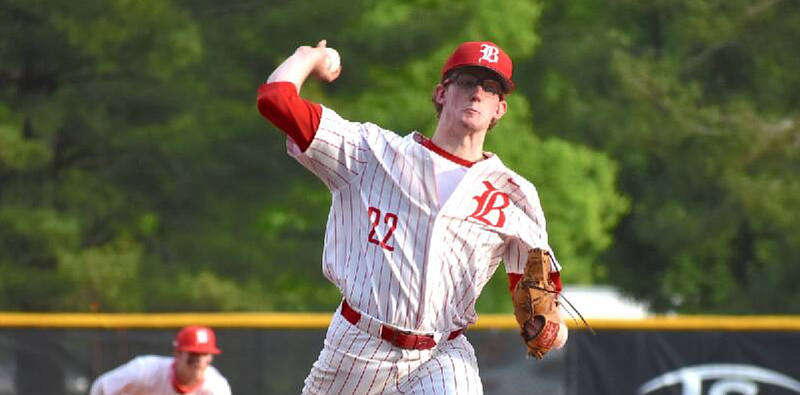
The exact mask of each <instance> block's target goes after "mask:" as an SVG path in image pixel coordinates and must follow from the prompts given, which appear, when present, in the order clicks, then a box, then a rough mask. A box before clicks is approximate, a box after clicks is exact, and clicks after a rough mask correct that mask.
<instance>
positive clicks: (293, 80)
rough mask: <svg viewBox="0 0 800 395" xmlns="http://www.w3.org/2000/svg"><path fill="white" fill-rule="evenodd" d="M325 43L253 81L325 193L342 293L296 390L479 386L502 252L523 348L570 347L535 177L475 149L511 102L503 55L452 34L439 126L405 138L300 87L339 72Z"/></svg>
mask: <svg viewBox="0 0 800 395" xmlns="http://www.w3.org/2000/svg"><path fill="white" fill-rule="evenodd" d="M326 44H327V43H326V41H324V40H323V41H321V42H320V43H318V44H317V46H315V47H311V46H302V47H300V48H298V49H297V50H296V51H295V52H294V54H292V55H291V56H290V57H289V58H287V59H286V60H285V61H284V62H283V63H282V64H281V65H280V66H278V68H277V69H275V71H274V72H273V73H272V75H270V77H269V79H268V80H267V82H266V83H265V84H263V85H261V87H260V88H259V90H258V109H259V111H260V113H261V114H262V115H263V116H264V117H265V118H266V119H267V120H269V121H270V122H272V123H273V124H274V125H275V126H277V127H278V128H279V129H281V130H282V131H283V132H285V133H286V134H287V135H288V139H287V150H288V153H289V155H291V156H292V157H294V158H295V159H296V160H297V161H299V162H300V163H301V164H302V165H303V166H304V167H306V168H307V169H308V170H309V171H311V172H312V173H313V174H315V175H316V176H317V177H318V178H319V179H320V180H321V181H322V182H323V183H324V184H325V185H326V186H327V187H328V189H329V190H330V191H331V194H332V197H333V199H332V204H331V208H330V214H329V216H328V223H327V229H326V234H325V246H324V252H323V257H322V271H323V273H324V275H325V276H326V277H327V279H328V280H330V281H331V282H332V283H333V284H335V285H336V286H337V287H338V289H339V290H340V291H341V293H342V303H341V305H340V307H339V308H338V309H337V311H336V313H335V314H334V317H333V319H332V321H331V325H330V327H329V328H328V332H327V335H326V339H325V344H324V347H323V350H322V352H321V353H320V355H319V358H318V360H317V361H316V363H314V366H313V367H312V369H311V373H310V374H309V375H308V377H307V378H306V380H305V386H304V388H303V394H430V395H433V394H437V395H441V394H452V395H455V394H459V395H460V394H482V393H483V387H482V384H481V381H480V377H479V374H478V364H477V361H476V358H475V352H474V350H473V348H472V346H471V345H470V343H469V341H468V340H467V338H466V336H465V335H464V331H465V330H466V329H467V328H468V327H469V325H470V324H472V323H474V322H475V321H476V319H477V316H476V313H475V301H476V300H477V298H478V296H479V295H480V293H481V290H482V289H483V287H484V286H485V285H486V283H487V282H488V281H489V279H490V278H491V276H492V274H494V272H495V270H496V269H497V267H498V266H499V265H500V262H501V261H502V262H504V266H505V269H506V272H507V273H508V275H509V279H510V285H511V286H510V290H511V291H512V292H511V293H512V297H511V299H512V301H513V303H514V306H515V310H516V311H517V313H516V314H515V316H516V318H517V320H518V322H519V324H520V333H521V335H522V338H523V342H524V343H525V344H526V348H527V352H528V354H529V355H532V356H534V357H537V358H541V357H542V356H544V355H545V353H547V351H549V350H551V349H554V348H558V347H561V346H563V344H564V342H565V341H566V334H567V332H566V325H565V324H564V323H563V321H562V319H561V317H560V315H559V309H558V303H557V300H558V299H557V297H556V296H557V294H558V292H560V290H561V282H560V276H559V271H560V270H561V267H560V265H559V264H558V262H557V261H556V259H555V255H554V254H553V252H552V250H551V249H550V246H549V245H548V240H547V232H546V229H545V218H544V214H543V213H542V208H541V205H540V203H539V197H538V194H537V192H536V189H535V188H534V186H533V184H531V183H530V182H529V181H527V180H525V179H524V178H523V177H521V176H519V175H518V174H516V173H515V172H513V171H512V170H510V169H508V168H507V167H506V166H505V165H504V164H503V162H501V160H500V158H499V157H498V156H497V155H495V154H492V153H490V152H486V151H484V150H483V142H484V138H485V137H486V134H487V133H488V131H489V130H490V129H491V128H492V127H493V126H494V125H495V124H496V123H497V122H498V121H499V120H500V119H501V118H502V117H503V115H504V114H505V113H506V111H507V110H508V103H507V102H506V95H508V94H510V93H511V92H512V91H513V90H514V83H513V82H512V79H511V74H512V62H511V58H509V57H508V55H506V53H505V52H504V51H503V50H502V49H501V48H500V47H499V46H497V45H495V44H494V43H491V42H465V43H463V44H461V45H459V46H458V47H457V48H456V49H455V51H454V52H453V54H452V55H451V56H450V57H449V58H448V59H447V61H446V62H445V64H444V67H443V68H442V72H441V79H440V81H439V82H438V83H437V84H436V86H435V88H434V90H433V94H432V102H433V105H434V108H435V109H436V111H437V114H438V119H439V121H438V124H437V127H436V130H435V131H434V132H433V135H432V137H431V138H427V137H425V136H423V135H422V134H420V133H417V132H412V133H409V134H407V135H405V136H400V135H398V134H397V133H395V132H392V131H390V130H387V129H384V128H382V127H380V126H378V125H374V124H371V123H362V122H353V121H349V120H346V119H343V118H342V117H340V116H339V115H338V114H337V113H336V112H335V111H333V110H332V109H330V108H328V107H325V106H323V105H320V104H318V103H314V102H311V101H309V100H306V99H303V98H302V97H300V96H299V92H300V89H301V87H302V85H303V82H304V81H305V80H306V79H307V78H308V77H309V76H313V77H315V78H318V79H320V80H322V81H324V82H332V81H334V80H335V79H336V78H338V77H339V75H340V74H341V72H342V67H341V65H340V61H339V57H338V56H336V54H335V51H333V50H332V49H331V48H327V45H326ZM332 52H333V53H334V54H333V55H331V53H332ZM398 111H402V109H398Z"/></svg>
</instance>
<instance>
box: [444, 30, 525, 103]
mask: <svg viewBox="0 0 800 395" xmlns="http://www.w3.org/2000/svg"><path fill="white" fill-rule="evenodd" d="M470 66H472V67H483V68H486V69H489V70H491V71H494V72H495V73H496V74H497V75H498V77H500V82H501V83H502V84H503V88H505V90H506V93H511V91H513V90H514V82H512V81H511V71H512V69H513V68H514V66H513V64H512V63H511V58H510V57H508V55H506V53H505V52H504V51H503V50H502V49H501V48H500V47H498V46H497V45H496V44H495V43H493V42H490V41H469V42H465V43H463V44H461V45H459V46H458V48H456V50H455V52H453V54H452V55H450V58H449V59H447V62H446V63H445V64H444V68H442V78H444V76H446V75H447V73H449V72H451V71H453V70H455V69H459V68H462V67H470Z"/></svg>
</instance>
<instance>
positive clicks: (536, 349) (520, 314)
mask: <svg viewBox="0 0 800 395" xmlns="http://www.w3.org/2000/svg"><path fill="white" fill-rule="evenodd" d="M549 274H550V255H549V254H548V253H547V252H546V251H544V250H542V249H540V248H534V249H532V250H530V251H529V252H528V262H527V263H526V264H525V272H524V273H523V275H522V279H521V280H520V281H519V282H518V283H517V287H516V288H515V289H514V293H513V299H514V316H515V318H516V319H517V323H518V324H519V327H520V335H522V340H523V341H524V342H525V345H526V346H527V347H528V355H532V356H534V357H535V358H536V359H542V357H544V355H545V354H547V352H548V351H550V350H551V349H553V347H554V344H555V341H556V337H557V336H558V330H559V327H560V324H561V316H560V315H559V313H558V309H559V307H558V293H557V292H556V290H555V286H554V285H553V284H552V283H550V281H549Z"/></svg>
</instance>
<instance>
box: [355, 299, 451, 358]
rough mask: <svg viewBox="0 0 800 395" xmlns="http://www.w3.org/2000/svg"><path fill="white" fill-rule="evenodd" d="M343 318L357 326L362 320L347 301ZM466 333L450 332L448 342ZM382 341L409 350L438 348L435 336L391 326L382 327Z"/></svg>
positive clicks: (384, 325)
mask: <svg viewBox="0 0 800 395" xmlns="http://www.w3.org/2000/svg"><path fill="white" fill-rule="evenodd" d="M342 316H343V317H344V319H346V320H347V322H349V323H351V324H353V325H357V324H358V320H360V319H361V313H359V312H357V311H355V310H353V308H352V307H350V305H349V304H347V301H346V300H343V301H342ZM463 332H464V330H463V329H459V330H457V331H452V332H450V335H449V336H447V340H453V339H455V338H457V337H458V336H459V335H461V334H462V333H463ZM381 339H383V340H386V341H388V342H389V343H392V344H393V345H394V346H397V347H400V348H405V349H407V350H428V349H431V348H433V347H435V346H436V341H435V340H433V335H415V334H413V333H409V332H406V331H402V330H400V329H397V328H392V327H391V326H389V325H386V324H383V325H381Z"/></svg>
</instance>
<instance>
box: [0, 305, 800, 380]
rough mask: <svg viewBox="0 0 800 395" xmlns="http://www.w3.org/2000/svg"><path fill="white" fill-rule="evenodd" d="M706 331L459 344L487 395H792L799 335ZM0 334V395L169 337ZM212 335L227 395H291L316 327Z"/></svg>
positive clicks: (150, 332)
mask: <svg viewBox="0 0 800 395" xmlns="http://www.w3.org/2000/svg"><path fill="white" fill-rule="evenodd" d="M512 322H513V321H512ZM714 322H716V321H713V320H712V321H710V324H708V325H705V329H702V328H701V329H697V328H689V329H686V328H683V329H681V328H680V327H678V328H677V329H676V328H675V327H664V328H658V327H654V325H652V321H650V325H637V324H636V323H633V324H631V323H627V324H626V325H623V326H620V325H613V324H612V325H599V327H597V326H596V328H595V329H596V330H597V334H596V335H592V334H591V333H589V332H587V331H586V330H575V328H573V330H572V331H571V332H570V339H569V342H568V343H567V347H565V348H564V349H563V350H558V351H555V352H553V353H551V354H548V356H547V357H546V358H545V359H544V360H542V361H537V360H535V359H532V358H531V359H526V357H525V351H524V349H523V345H522V343H521V341H520V340H519V338H518V336H517V334H516V331H515V330H513V329H511V327H510V326H509V327H508V328H507V329H487V328H478V329H476V330H470V331H468V333H467V335H466V336H467V337H468V338H469V340H470V342H471V343H472V344H473V346H474V347H475V351H476V354H477V356H478V362H479V366H480V374H481V377H482V379H483V384H484V392H485V393H486V394H488V395H530V394H549V395H593V394H598V395H603V394H608V395H623V394H639V395H667V394H675V395H724V394H738V395H755V394H759V395H769V394H800V381H798V378H800V325H798V326H796V329H795V328H793V327H791V326H790V327H789V328H788V329H787V328H786V326H784V327H781V328H777V329H766V330H764V329H760V330H752V329H750V328H747V327H740V328H729V327H728V328H722V329H714V328H713V324H714ZM644 323H646V322H644ZM3 326H4V325H3V323H2V322H0V395H78V394H81V395H82V394H87V393H88V391H89V387H90V386H91V383H92V381H93V380H94V379H95V378H96V377H97V376H99V375H100V374H102V373H104V372H105V371H108V370H110V369H112V368H114V367H116V366H119V365H121V364H123V363H125V362H127V361H129V360H130V359H132V358H133V357H135V356H139V355H146V354H155V355H170V354H171V352H172V340H173V338H174V336H175V333H176V330H177V328H154V329H149V328H135V329H119V328H112V329H97V328H43V327H22V326H14V327H8V326H7V325H6V328H3ZM212 326H213V325H212ZM656 326H657V325H656ZM620 327H622V328H623V329H619V328H620ZM216 331H217V337H218V343H219V346H220V348H222V350H223V354H222V355H220V356H218V357H217V358H216V359H215V360H214V365H215V366H216V367H217V369H219V370H220V372H222V374H223V375H224V376H225V377H226V378H227V379H228V381H229V383H230V384H231V387H232V389H233V393H234V394H237V395H256V394H258V395H270V394H275V395H278V394H299V393H300V390H301V388H302V385H303V380H304V379H305V377H306V375H307V374H308V371H309V369H310V368H311V365H312V363H313V362H314V361H315V360H316V358H317V355H318V354H319V352H320V350H321V349H322V342H323V337H324V334H325V329H324V328H322V327H318V328H306V329H300V328H294V329H286V328H284V329H281V328H243V327H221V328H220V327H217V328H216Z"/></svg>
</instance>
